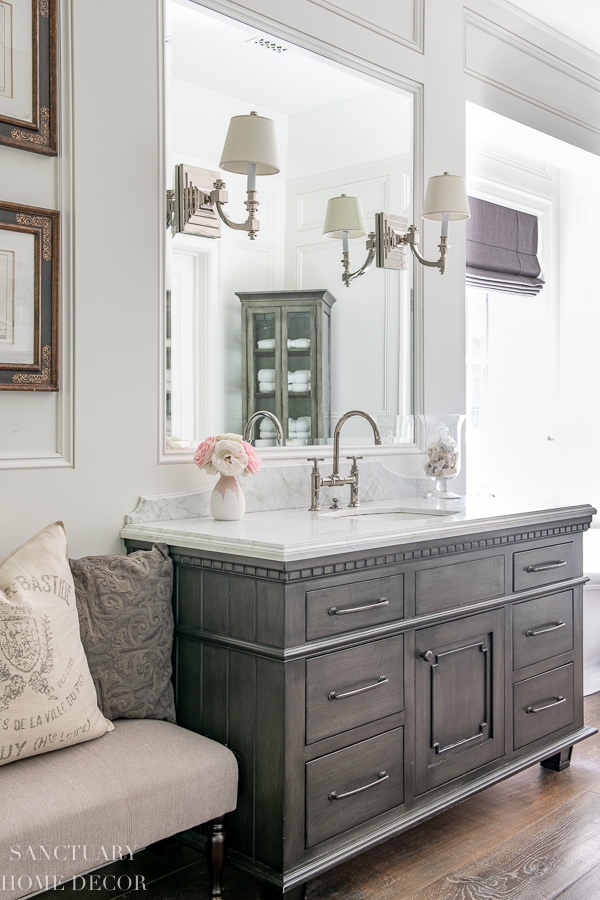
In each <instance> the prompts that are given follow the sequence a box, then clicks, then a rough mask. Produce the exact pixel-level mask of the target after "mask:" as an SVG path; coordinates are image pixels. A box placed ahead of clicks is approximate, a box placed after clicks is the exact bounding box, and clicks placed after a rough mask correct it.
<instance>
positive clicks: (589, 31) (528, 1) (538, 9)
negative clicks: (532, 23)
mask: <svg viewBox="0 0 600 900" xmlns="http://www.w3.org/2000/svg"><path fill="white" fill-rule="evenodd" d="M508 5H509V6H516V7H518V8H519V9H522V10H523V11H524V12H526V13H529V15H530V16H534V17H535V18H536V19H539V20H540V21H541V22H543V23H544V24H546V25H549V26H550V27H551V28H553V29H554V30H555V31H558V32H559V33H560V34H564V35H566V37H568V38H571V40H573V41H577V43H578V44H581V45H582V46H583V47H587V49H588V50H592V51H593V52H594V53H597V54H598V55H599V56H600V0H570V2H568V3H567V2H565V0H511V2H510V3H509V4H508Z"/></svg>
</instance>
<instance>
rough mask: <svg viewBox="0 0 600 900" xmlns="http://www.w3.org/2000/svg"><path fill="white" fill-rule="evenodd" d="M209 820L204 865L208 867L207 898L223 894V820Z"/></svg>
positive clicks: (220, 818) (221, 817)
mask: <svg viewBox="0 0 600 900" xmlns="http://www.w3.org/2000/svg"><path fill="white" fill-rule="evenodd" d="M226 818H227V816H219V817H218V818H217V819H211V821H210V822H209V823H208V831H207V833H206V865H207V867H208V878H209V884H208V896H209V897H220V896H221V895H222V894H223V870H224V869H225V819H226Z"/></svg>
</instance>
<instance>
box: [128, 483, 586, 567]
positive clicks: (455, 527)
mask: <svg viewBox="0 0 600 900" xmlns="http://www.w3.org/2000/svg"><path fill="white" fill-rule="evenodd" d="M593 513H595V510H594V509H593V507H591V506H590V505H588V504H582V505H580V506H570V507H562V508H556V507H551V506H548V507H546V508H543V507H538V508H533V509H532V508H530V507H526V506H525V507H523V508H522V509H515V506H514V504H513V505H511V506H510V507H506V506H503V505H502V504H501V503H500V502H497V501H494V500H492V499H490V500H485V501H482V500H475V501H473V502H469V501H467V500H466V499H465V498H463V499H461V500H446V501H432V500H425V499H423V498H421V497H418V498H417V497H411V498H404V499H402V500H385V501H372V502H370V503H364V504H363V505H362V506H361V507H360V509H359V510H349V509H348V508H341V509H340V510H339V512H338V513H335V512H332V511H331V510H329V509H324V510H323V512H321V513H315V512H309V511H308V510H307V509H282V510H268V511H265V512H251V513H247V514H246V515H245V517H244V518H243V519H242V520H241V521H240V522H216V521H215V520H214V519H212V518H211V517H209V516H202V517H200V518H185V519H171V520H166V521H154V522H140V523H138V524H128V525H126V526H125V527H124V528H123V529H122V531H121V537H122V538H124V539H125V538H132V539H138V540H143V541H162V542H165V543H168V544H170V545H172V546H177V547H187V548H191V549H197V550H206V551H207V552H215V553H227V554H235V555H237V556H241V557H252V558H254V559H267V560H277V561H280V562H287V561H291V560H301V559H310V558H315V557H322V556H327V555H329V554H336V553H344V552H360V551H364V550H372V549H376V548H379V547H389V546H391V545H393V544H397V543H403V544H407V543H414V542H418V541H423V540H437V539H442V540H444V539H446V538H451V537H453V536H458V535H463V534H465V533H467V532H486V531H493V530H496V529H498V528H504V527H511V526H517V527H533V526H535V525H536V524H539V523H542V522H553V521H560V520H561V519H564V518H569V517H587V516H590V515H592V514H593Z"/></svg>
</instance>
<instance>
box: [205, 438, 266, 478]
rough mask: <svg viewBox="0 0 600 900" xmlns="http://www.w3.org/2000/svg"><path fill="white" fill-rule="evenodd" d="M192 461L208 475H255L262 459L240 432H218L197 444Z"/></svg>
mask: <svg viewBox="0 0 600 900" xmlns="http://www.w3.org/2000/svg"><path fill="white" fill-rule="evenodd" d="M194 462H195V463H196V465H197V466H198V468H199V469H206V471H207V472H208V474H209V475H219V474H220V475H230V476H231V475H233V476H236V475H256V474H257V472H258V470H259V469H260V466H261V463H262V459H261V458H260V456H259V455H258V454H257V452H256V450H255V449H254V447H253V446H252V444H249V443H248V441H244V440H242V436H241V434H218V435H217V436H216V437H207V438H206V440H204V441H202V443H201V444H199V445H198V447H197V449H196V452H195V453H194Z"/></svg>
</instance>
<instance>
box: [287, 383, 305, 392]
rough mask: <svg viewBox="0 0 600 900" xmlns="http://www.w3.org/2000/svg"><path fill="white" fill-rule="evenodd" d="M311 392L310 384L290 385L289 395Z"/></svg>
mask: <svg viewBox="0 0 600 900" xmlns="http://www.w3.org/2000/svg"><path fill="white" fill-rule="evenodd" d="M308 391H310V384H288V393H290V394H306V393H307V392H308Z"/></svg>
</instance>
